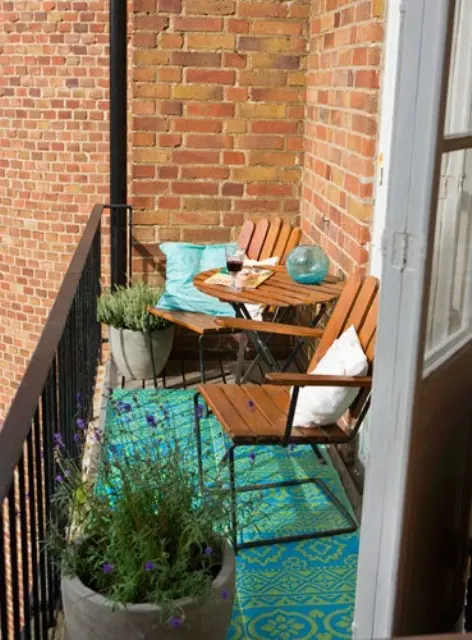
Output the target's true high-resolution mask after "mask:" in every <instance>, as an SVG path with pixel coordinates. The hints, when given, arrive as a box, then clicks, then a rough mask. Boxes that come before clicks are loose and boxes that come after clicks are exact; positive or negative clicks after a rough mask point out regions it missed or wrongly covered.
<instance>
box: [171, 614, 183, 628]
mask: <svg viewBox="0 0 472 640" xmlns="http://www.w3.org/2000/svg"><path fill="white" fill-rule="evenodd" d="M170 626H171V627H172V629H180V627H181V626H182V618H178V617H177V616H172V618H171V619H170Z"/></svg>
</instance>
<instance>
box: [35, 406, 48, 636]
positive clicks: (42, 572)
mask: <svg viewBox="0 0 472 640" xmlns="http://www.w3.org/2000/svg"><path fill="white" fill-rule="evenodd" d="M41 431H42V429H41V420H40V417H39V413H38V412H37V413H36V415H35V418H34V444H35V465H36V483H35V498H36V500H35V501H36V504H37V505H38V538H39V541H40V547H39V589H40V609H39V611H40V614H41V637H42V638H47V635H48V621H47V612H46V602H47V587H46V584H47V569H46V557H45V554H46V549H45V548H44V547H42V546H41V541H42V540H44V537H45V522H44V520H45V517H44V515H45V513H44V499H43V498H44V459H43V458H44V453H43V449H42V447H41V442H42V438H41Z"/></svg>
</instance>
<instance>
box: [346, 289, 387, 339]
mask: <svg viewBox="0 0 472 640" xmlns="http://www.w3.org/2000/svg"><path fill="white" fill-rule="evenodd" d="M378 288H379V285H378V281H377V278H366V279H365V280H364V282H363V283H362V286H361V288H360V290H359V295H358V296H357V298H356V301H355V303H354V306H353V307H352V309H351V313H350V314H349V315H348V316H347V318H346V322H345V324H344V327H343V328H342V331H345V330H346V329H347V328H348V327H350V326H351V325H354V328H355V330H356V331H357V333H359V332H360V330H361V329H362V327H363V325H364V322H365V319H366V317H367V314H368V313H369V311H370V308H371V306H372V303H373V301H374V299H375V297H376V295H377V289H378ZM361 342H362V340H361ZM363 346H364V345H363Z"/></svg>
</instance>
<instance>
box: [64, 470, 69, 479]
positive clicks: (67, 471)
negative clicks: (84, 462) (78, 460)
mask: <svg viewBox="0 0 472 640" xmlns="http://www.w3.org/2000/svg"><path fill="white" fill-rule="evenodd" d="M64 475H65V477H66V478H70V469H66V470H65V472H64Z"/></svg>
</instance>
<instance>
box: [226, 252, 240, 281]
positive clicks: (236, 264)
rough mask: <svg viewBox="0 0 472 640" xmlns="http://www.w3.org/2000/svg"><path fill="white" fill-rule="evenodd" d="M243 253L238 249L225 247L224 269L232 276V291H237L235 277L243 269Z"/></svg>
mask: <svg viewBox="0 0 472 640" xmlns="http://www.w3.org/2000/svg"><path fill="white" fill-rule="evenodd" d="M243 261H244V251H243V250H242V249H240V248H239V247H236V248H233V247H226V268H227V269H228V271H229V273H230V274H231V275H232V276H233V283H232V289H238V284H237V275H238V273H239V272H240V271H241V269H242V268H243Z"/></svg>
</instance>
